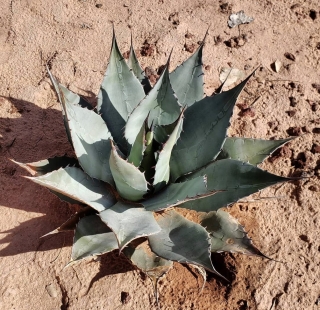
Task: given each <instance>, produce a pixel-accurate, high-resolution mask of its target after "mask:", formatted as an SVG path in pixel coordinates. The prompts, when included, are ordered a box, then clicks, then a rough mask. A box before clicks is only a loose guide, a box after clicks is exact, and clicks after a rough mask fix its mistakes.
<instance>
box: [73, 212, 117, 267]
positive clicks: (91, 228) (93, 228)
mask: <svg viewBox="0 0 320 310" xmlns="http://www.w3.org/2000/svg"><path fill="white" fill-rule="evenodd" d="M116 249H118V242H117V238H116V236H115V234H114V233H113V232H112V231H111V230H110V228H109V227H108V226H107V225H106V224H104V223H103V222H102V221H101V219H100V217H99V216H98V215H90V216H86V217H84V218H82V219H81V220H80V221H79V224H78V225H77V228H76V230H75V235H74V240H73V246H72V253H71V262H74V261H78V260H80V259H83V258H86V257H88V256H92V255H101V254H104V253H108V252H111V251H113V250H116Z"/></svg>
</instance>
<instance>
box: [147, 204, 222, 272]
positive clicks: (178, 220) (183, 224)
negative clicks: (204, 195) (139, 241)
mask: <svg viewBox="0 0 320 310" xmlns="http://www.w3.org/2000/svg"><path fill="white" fill-rule="evenodd" d="M157 222H158V224H159V226H160V227H161V231H160V232H159V233H157V234H154V235H152V236H149V237H148V239H149V243H150V247H151V249H152V251H153V252H154V253H156V254H157V255H159V256H161V257H163V258H165V259H168V260H173V261H178V262H180V263H187V264H194V265H199V266H202V267H204V268H205V269H207V270H209V271H211V272H213V273H216V274H219V273H218V272H217V271H216V270H215V269H214V267H213V266H212V262H211V259H210V246H211V244H210V237H209V234H208V233H207V231H206V230H205V229H204V228H203V227H202V226H201V225H200V224H196V223H194V222H192V221H189V220H187V219H186V218H184V217H183V216H182V215H180V214H179V213H177V212H175V211H174V210H171V211H169V212H165V213H163V214H162V215H161V216H159V217H158V218H157Z"/></svg>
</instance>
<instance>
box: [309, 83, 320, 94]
mask: <svg viewBox="0 0 320 310" xmlns="http://www.w3.org/2000/svg"><path fill="white" fill-rule="evenodd" d="M311 86H312V87H313V88H314V89H316V90H317V92H318V93H319V94H320V84H317V83H313V84H311Z"/></svg>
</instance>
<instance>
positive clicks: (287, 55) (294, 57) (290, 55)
mask: <svg viewBox="0 0 320 310" xmlns="http://www.w3.org/2000/svg"><path fill="white" fill-rule="evenodd" d="M284 57H286V58H287V59H289V60H292V61H295V60H296V56H294V55H293V54H292V53H288V52H287V53H284Z"/></svg>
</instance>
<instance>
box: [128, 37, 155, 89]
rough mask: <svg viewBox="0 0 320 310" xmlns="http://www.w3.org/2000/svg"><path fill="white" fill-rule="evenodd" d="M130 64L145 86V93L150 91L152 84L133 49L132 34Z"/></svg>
mask: <svg viewBox="0 0 320 310" xmlns="http://www.w3.org/2000/svg"><path fill="white" fill-rule="evenodd" d="M128 66H129V68H130V69H131V70H132V72H133V73H134V75H135V76H136V77H137V79H138V80H139V81H140V83H141V84H142V86H143V89H144V92H145V94H147V93H149V91H150V90H151V85H150V82H149V79H148V78H147V76H146V75H145V73H144V71H143V69H142V68H141V66H140V64H139V61H138V59H137V56H136V53H135V51H134V49H133V43H132V36H131V46H130V54H129V59H128Z"/></svg>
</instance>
